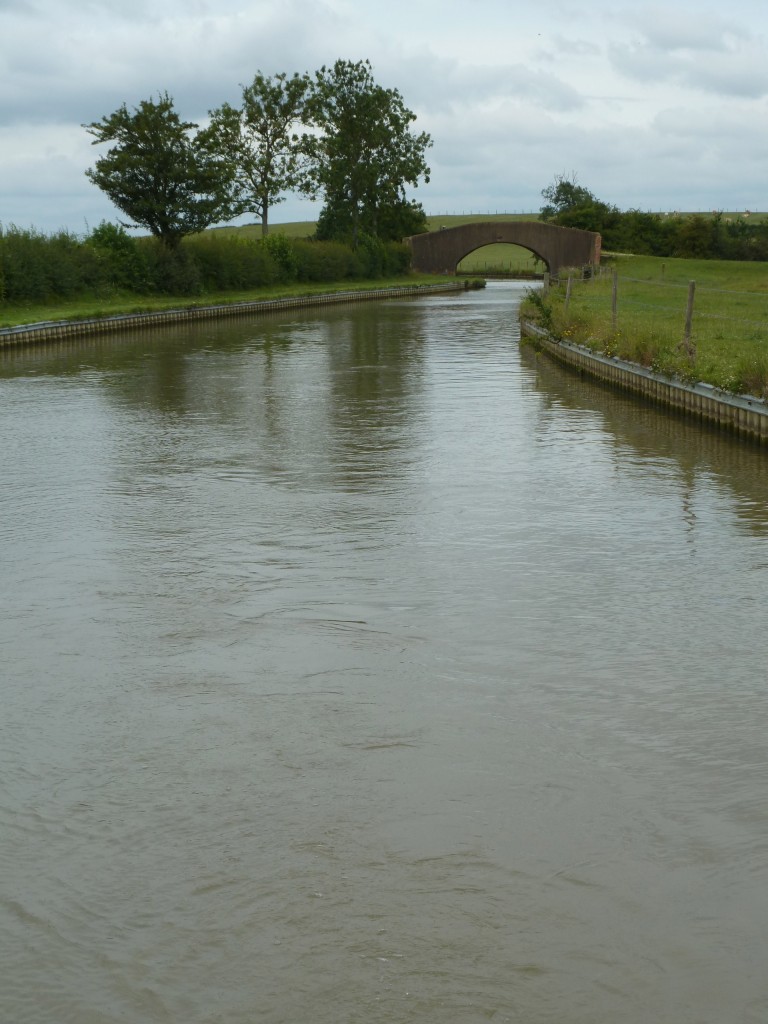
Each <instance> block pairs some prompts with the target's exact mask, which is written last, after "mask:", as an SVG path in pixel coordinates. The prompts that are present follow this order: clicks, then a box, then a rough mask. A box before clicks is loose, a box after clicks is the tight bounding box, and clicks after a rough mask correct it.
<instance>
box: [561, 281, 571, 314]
mask: <svg viewBox="0 0 768 1024" xmlns="http://www.w3.org/2000/svg"><path fill="white" fill-rule="evenodd" d="M572 286H573V278H572V277H571V275H570V274H569V275H568V282H567V283H566V286H565V302H564V303H563V312H564V313H567V312H568V306H569V305H570V302H571V288H572Z"/></svg>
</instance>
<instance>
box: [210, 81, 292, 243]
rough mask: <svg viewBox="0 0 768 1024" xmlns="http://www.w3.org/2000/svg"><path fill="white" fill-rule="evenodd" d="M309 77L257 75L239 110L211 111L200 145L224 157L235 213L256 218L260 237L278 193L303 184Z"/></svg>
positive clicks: (246, 89)
mask: <svg viewBox="0 0 768 1024" xmlns="http://www.w3.org/2000/svg"><path fill="white" fill-rule="evenodd" d="M309 81H310V80H309V76H308V75H306V74H304V75H299V74H294V75H292V76H291V77H290V78H289V77H288V76H287V75H286V74H285V73H282V74H279V75H275V76H274V77H273V78H267V77H265V76H264V75H262V74H261V72H259V73H258V74H257V75H256V76H255V77H254V79H253V82H252V83H251V84H250V85H247V86H243V87H242V97H243V102H242V106H241V107H240V108H239V109H236V108H234V107H232V106H231V105H230V104H228V103H224V104H223V105H222V106H221V107H218V108H217V109H216V110H212V111H211V112H210V113H211V124H210V127H209V128H208V129H206V131H205V132H204V133H203V142H204V144H205V146H206V148H207V149H208V151H209V152H211V153H212V154H214V155H215V154H223V155H224V156H225V157H226V158H227V159H228V160H229V161H230V163H231V164H232V166H233V168H234V193H235V195H234V201H235V209H236V212H237V213H246V212H251V213H255V214H256V216H257V217H259V218H260V220H261V233H262V235H267V234H268V233H269V211H270V209H271V207H272V206H274V205H275V204H276V203H279V202H282V200H283V198H284V197H283V196H282V193H283V192H286V191H290V190H291V189H295V188H297V187H298V185H299V183H300V180H301V170H302V167H301V152H302V151H301V146H300V142H301V140H300V137H299V135H298V134H297V131H296V129H297V128H298V126H299V124H300V123H301V118H302V112H303V107H304V101H305V98H306V95H307V90H308V88H309Z"/></svg>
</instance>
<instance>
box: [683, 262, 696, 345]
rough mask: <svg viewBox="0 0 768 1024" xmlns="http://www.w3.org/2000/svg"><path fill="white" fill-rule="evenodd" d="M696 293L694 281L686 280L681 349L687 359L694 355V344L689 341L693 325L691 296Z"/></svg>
mask: <svg viewBox="0 0 768 1024" xmlns="http://www.w3.org/2000/svg"><path fill="white" fill-rule="evenodd" d="M695 294H696V282H695V281H689V282H688V305H687V306H686V310H685V331H684V333H683V351H684V352H685V354H686V355H687V356H688V358H689V359H693V358H694V357H695V355H696V346H695V345H694V344H693V342H692V341H691V328H692V325H693V298H694V295H695Z"/></svg>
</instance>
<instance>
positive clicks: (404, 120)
mask: <svg viewBox="0 0 768 1024" xmlns="http://www.w3.org/2000/svg"><path fill="white" fill-rule="evenodd" d="M306 110H307V115H308V120H309V122H310V124H311V125H312V126H313V127H314V129H315V132H314V133H312V134H307V135H305V138H304V147H303V148H304V151H305V153H306V154H307V157H308V160H309V163H308V167H307V173H306V176H305V178H304V181H303V184H302V190H303V191H304V192H305V193H306V194H307V195H310V196H312V197H313V198H320V197H322V198H323V200H324V203H325V206H324V209H323V213H322V214H321V218H320V219H321V221H322V220H323V219H325V221H326V223H330V224H332V225H334V231H335V232H339V231H341V230H344V229H348V232H349V235H350V236H351V239H352V243H353V245H356V244H357V240H358V237H359V234H360V232H361V231H364V232H366V233H368V234H371V235H374V236H378V237H402V235H396V233H397V232H399V231H400V228H401V224H402V223H403V222H408V223H409V225H410V224H412V223H413V220H414V215H416V218H417V220H419V217H418V214H419V211H421V208H420V207H419V206H418V205H417V204H414V203H409V202H408V200H407V198H406V191H405V190H406V186H407V185H411V186H414V187H415V186H416V185H418V183H419V181H420V180H421V179H422V178H423V179H424V181H429V167H428V166H427V163H426V159H425V153H426V150H427V149H428V148H429V146H431V144H432V140H431V139H430V137H429V135H428V134H427V133H426V132H421V133H420V134H415V133H414V132H412V131H411V128H410V126H411V124H412V123H413V121H415V120H416V115H415V114H414V113H413V112H412V111H411V110H409V109H408V107H406V106H405V103H404V101H403V98H402V96H401V95H400V93H399V92H398V91H397V89H385V88H384V87H383V86H380V85H378V84H377V83H376V82H375V81H374V78H373V74H372V70H371V65H370V63H369V62H368V61H367V60H365V61H358V62H357V63H353V62H352V61H348V60H337V61H336V63H335V64H334V65H333V67H330V68H328V67H325V66H324V67H322V68H321V69H320V70H319V71H317V72H315V77H314V81H313V86H312V90H311V93H310V95H309V98H308V100H307V106H306ZM421 217H422V218H423V211H421ZM408 233H413V232H412V231H410V230H409V231H408Z"/></svg>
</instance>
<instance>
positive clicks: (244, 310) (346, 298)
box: [0, 280, 466, 347]
mask: <svg viewBox="0 0 768 1024" xmlns="http://www.w3.org/2000/svg"><path fill="white" fill-rule="evenodd" d="M465 287H466V285H465V284H464V282H463V281H456V280H452V281H450V282H449V281H446V283H445V284H426V285H404V286H403V287H402V288H371V289H366V290H363V291H348V292H328V293H326V294H322V295H302V296H299V297H295V298H294V297H291V298H285V299H267V300H264V301H254V302H232V303H228V304H226V305H220V306H195V307H189V308H184V309H164V310H158V311H156V312H149V313H124V314H122V315H119V316H106V317H93V318H92V319H89V320H55V321H45V322H44V323H37V324H23V325H21V326H19V327H5V328H2V329H0V347H4V346H8V345H21V344H24V345H29V344H34V343H36V342H41V341H59V340H63V339H65V338H84V337H87V336H88V335H90V334H104V333H106V332H109V331H121V330H136V329H137V328H142V327H147V328H154V327H163V326H165V325H166V324H179V323H185V322H188V321H192V320H209V319H218V318H226V317H237V316H253V315H254V314H260V313H279V312H281V311H282V310H287V309H299V308H303V307H309V306H324V305H335V304H337V303H349V302H365V301H370V300H373V299H396V298H402V297H405V296H419V295H429V294H430V293H435V292H449V291H463V290H464V289H465Z"/></svg>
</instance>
